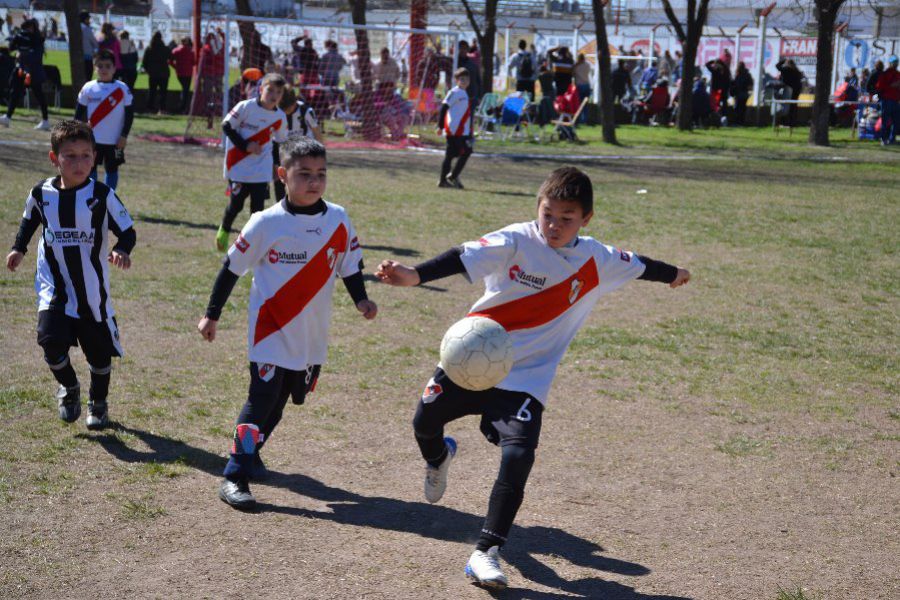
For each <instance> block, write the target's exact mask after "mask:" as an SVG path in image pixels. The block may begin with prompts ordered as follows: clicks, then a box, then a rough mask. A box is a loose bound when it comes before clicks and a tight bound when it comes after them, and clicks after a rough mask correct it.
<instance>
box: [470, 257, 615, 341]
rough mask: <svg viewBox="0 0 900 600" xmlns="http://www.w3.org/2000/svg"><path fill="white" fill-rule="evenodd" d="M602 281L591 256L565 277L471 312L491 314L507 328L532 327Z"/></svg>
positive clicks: (574, 301)
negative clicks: (550, 284) (576, 270)
mask: <svg viewBox="0 0 900 600" xmlns="http://www.w3.org/2000/svg"><path fill="white" fill-rule="evenodd" d="M599 284H600V276H599V275H598V274H597V264H596V263H595V262H594V259H593V258H591V259H590V260H589V261H587V262H586V263H584V265H583V266H582V267H581V268H580V269H578V272H577V273H575V274H574V275H572V276H571V277H569V278H568V279H566V280H565V281H562V282H560V283H557V284H556V285H554V286H552V287H549V288H547V289H546V290H541V291H540V292H537V293H536V294H531V295H530V296H525V297H524V298H519V299H518V300H511V301H509V302H506V303H505V304H498V305H497V306H492V307H491V308H483V309H481V310H479V311H477V312H473V313H470V314H469V316H470V317H488V318H490V319H493V320H495V321H497V322H498V323H500V324H501V325H503V328H504V329H506V330H507V331H515V330H517V329H531V328H532V327H538V326H540V325H543V324H545V323H549V322H550V321H552V320H553V319H555V318H556V317H558V316H560V315H561V314H563V313H564V312H566V311H567V310H569V308H571V307H572V306H573V305H574V304H575V303H576V302H578V301H579V300H581V299H582V298H584V297H585V296H587V294H588V292H590V291H591V290H592V289H594V288H595V287H597V285H599Z"/></svg>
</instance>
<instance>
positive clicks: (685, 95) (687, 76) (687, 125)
mask: <svg viewBox="0 0 900 600" xmlns="http://www.w3.org/2000/svg"><path fill="white" fill-rule="evenodd" d="M701 30H702V29H701ZM699 45H700V36H699V35H698V36H696V38H695V39H691V36H690V34H689V35H688V39H687V40H685V43H684V44H683V45H682V50H683V51H684V56H683V57H682V63H681V87H680V88H679V95H678V98H679V99H678V129H679V131H691V130H692V129H693V127H694V123H693V121H694V98H693V91H694V69H695V68H696V67H695V65H694V63H695V62H697V46H699Z"/></svg>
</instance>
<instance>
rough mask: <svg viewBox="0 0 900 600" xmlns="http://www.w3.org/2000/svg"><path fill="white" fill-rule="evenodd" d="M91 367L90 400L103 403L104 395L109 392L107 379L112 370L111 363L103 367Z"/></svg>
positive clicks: (104, 400)
mask: <svg viewBox="0 0 900 600" xmlns="http://www.w3.org/2000/svg"><path fill="white" fill-rule="evenodd" d="M90 367H91V391H90V393H89V396H88V397H89V398H90V399H91V402H97V403H101V404H102V403H105V402H106V396H107V395H108V394H109V379H110V373H111V372H112V363H110V364H108V365H106V366H105V367H95V366H94V365H90Z"/></svg>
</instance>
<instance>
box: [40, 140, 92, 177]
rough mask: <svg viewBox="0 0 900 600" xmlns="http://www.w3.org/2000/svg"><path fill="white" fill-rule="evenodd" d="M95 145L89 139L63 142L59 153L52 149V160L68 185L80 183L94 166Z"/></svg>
mask: <svg viewBox="0 0 900 600" xmlns="http://www.w3.org/2000/svg"><path fill="white" fill-rule="evenodd" d="M95 155H96V152H95V151H94V146H93V144H91V143H90V142H89V141H87V140H72V141H69V142H63V144H62V145H61V146H60V147H59V154H57V153H55V152H53V151H52V150H51V151H50V162H51V163H53V166H54V167H56V170H57V171H58V172H59V176H60V177H61V178H62V180H63V182H65V183H66V185H69V186H71V185H79V184H81V183H82V182H83V181H85V180H86V179H87V178H88V176H89V175H90V174H91V169H93V168H94V156H95Z"/></svg>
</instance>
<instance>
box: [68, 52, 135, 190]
mask: <svg viewBox="0 0 900 600" xmlns="http://www.w3.org/2000/svg"><path fill="white" fill-rule="evenodd" d="M94 70H95V71H96V72H97V79H95V80H94V81H88V82H87V83H86V84H84V87H83V88H81V91H80V92H78V103H77V104H76V106H75V118H76V119H77V120H79V121H84V122H86V123H88V124H89V125H90V126H91V129H93V130H94V139H95V140H96V142H97V158H96V159H95V160H94V169H93V170H92V171H91V179H97V167H98V166H100V165H101V164H102V165H103V170H104V171H106V177H105V182H106V185H107V186H109V187H110V188H112V189H116V186H117V185H118V184H119V165H121V164H124V162H125V144H126V143H127V142H128V133H129V132H130V131H131V124H132V122H133V121H134V108H133V107H132V106H131V102H132V96H131V90H130V89H129V88H128V86H127V85H126V84H124V83H122V82H121V81H119V80H117V79H113V76H114V75H115V73H116V59H115V57H114V56H113V54H112V52H110V51H109V50H101V51H100V52H98V53H97V54H96V55H95V56H94Z"/></svg>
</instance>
